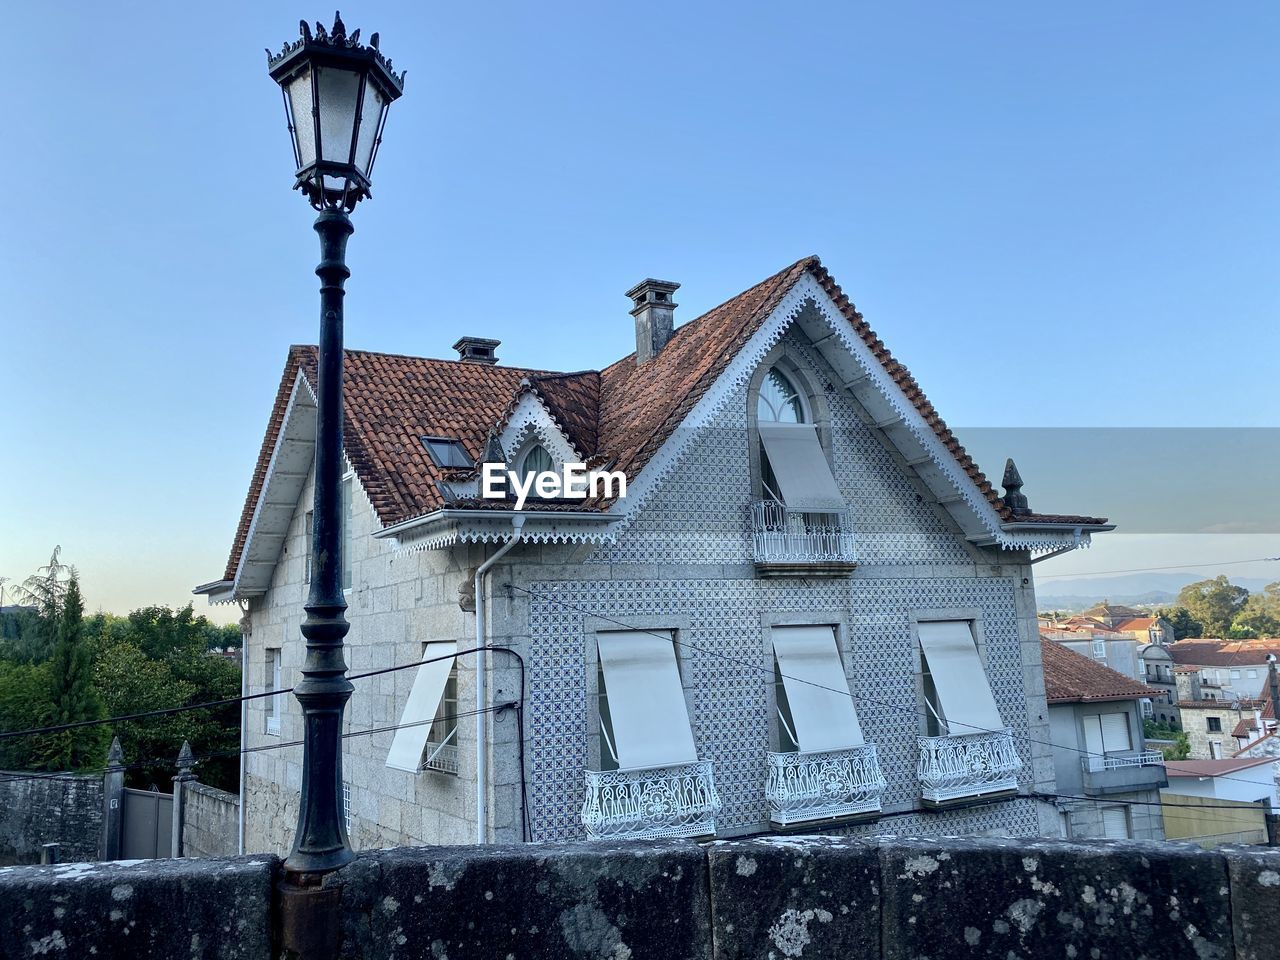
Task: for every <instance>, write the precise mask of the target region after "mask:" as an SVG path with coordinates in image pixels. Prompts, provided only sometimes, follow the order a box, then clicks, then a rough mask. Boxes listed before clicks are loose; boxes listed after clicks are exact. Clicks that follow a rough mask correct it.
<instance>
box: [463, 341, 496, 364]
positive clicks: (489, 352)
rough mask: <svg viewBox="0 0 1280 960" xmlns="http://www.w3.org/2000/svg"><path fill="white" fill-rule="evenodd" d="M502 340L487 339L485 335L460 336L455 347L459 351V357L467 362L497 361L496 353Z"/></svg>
mask: <svg viewBox="0 0 1280 960" xmlns="http://www.w3.org/2000/svg"><path fill="white" fill-rule="evenodd" d="M501 345H502V341H501V340H486V339H485V338H484V337H459V338H458V342H457V343H455V344H454V345H453V349H455V350H457V351H458V359H459V360H462V361H464V362H466V363H497V362H498V357H497V355H496V354H495V353H494V351H495V350H497V349H498V347H499V346H501Z"/></svg>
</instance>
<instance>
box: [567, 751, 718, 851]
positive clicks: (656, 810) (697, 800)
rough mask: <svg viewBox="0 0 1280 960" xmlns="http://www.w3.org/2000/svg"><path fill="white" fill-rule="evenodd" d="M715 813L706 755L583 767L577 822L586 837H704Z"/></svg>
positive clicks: (713, 829)
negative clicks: (665, 762) (663, 762)
mask: <svg viewBox="0 0 1280 960" xmlns="http://www.w3.org/2000/svg"><path fill="white" fill-rule="evenodd" d="M719 812H720V798H719V797H718V796H717V795H716V785H715V780H714V777H713V776H712V772H711V761H710V760H697V761H695V762H693V763H682V764H676V765H674V766H669V767H646V768H634V769H630V770H588V771H587V797H586V800H585V801H584V802H583V804H582V822H583V824H584V825H585V826H586V828H587V836H588V838H590V839H592V840H643V839H651V838H654V837H700V836H707V835H710V834H714V833H715V832H716V814H717V813H719Z"/></svg>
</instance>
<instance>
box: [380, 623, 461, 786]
mask: <svg viewBox="0 0 1280 960" xmlns="http://www.w3.org/2000/svg"><path fill="white" fill-rule="evenodd" d="M457 652H458V645H457V643H456V642H454V641H448V642H444V643H428V644H425V645H424V646H423V649H422V664H421V666H419V667H418V672H417V674H416V675H415V676H414V678H413V687H412V688H411V689H410V690H409V698H408V699H407V700H406V701H405V705H404V711H403V712H402V713H401V714H400V723H399V724H398V725H397V727H396V732H395V736H394V737H393V738H392V740H391V749H390V750H389V751H388V752H387V766H388V767H391V768H392V769H394V770H404V771H405V772H407V773H417V772H418V771H419V770H421V769H422V767H423V765H424V764H423V760H424V758H425V759H431V760H434V761H435V762H436V763H440V764H443V763H444V762H446V760H447V759H448V758H447V757H446V754H449V753H450V752H452V754H453V756H452V760H453V763H454V767H455V769H454V770H453V771H451V772H457V771H456V766H457V749H456V748H457V728H458V692H457V691H458V688H457V670H456V667H455V660H454V654H455V653H457ZM451 677H452V678H453V679H454V687H453V706H452V714H448V715H446V713H445V709H446V707H445V702H444V701H445V696H446V693H447V692H448V687H449V680H450V678H451ZM450 724H451V725H452V728H453V733H454V735H453V737H452V739H450V740H448V741H447V742H446V740H445V739H444V737H445V736H447V734H448V731H447V729H446V727H447V726H448V725H450ZM440 731H443V732H442V734H441V739H440V740H439V741H437V747H439V746H446V745H452V746H453V747H454V750H453V751H448V750H444V751H441V752H439V753H437V754H436V755H434V756H433V755H432V754H431V753H430V752H427V746H428V741H429V740H430V739H431V734H432V733H433V732H440ZM432 769H441V767H439V766H436V765H435V764H434V763H433V765H432Z"/></svg>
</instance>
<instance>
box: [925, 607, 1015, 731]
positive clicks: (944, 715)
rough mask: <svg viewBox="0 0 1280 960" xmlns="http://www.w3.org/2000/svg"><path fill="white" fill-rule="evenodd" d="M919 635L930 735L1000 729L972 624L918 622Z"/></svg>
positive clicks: (951, 621) (964, 621)
mask: <svg viewBox="0 0 1280 960" xmlns="http://www.w3.org/2000/svg"><path fill="white" fill-rule="evenodd" d="M919 634H920V653H921V661H922V662H921V667H922V671H923V674H924V693H925V710H926V714H927V715H928V717H927V719H928V729H929V735H930V736H952V737H963V736H965V735H967V734H972V733H985V732H989V731H993V730H1004V729H1005V724H1004V721H1003V720H1001V719H1000V711H999V709H998V708H997V707H996V701H995V697H994V696H993V695H992V693H991V684H990V683H989V682H988V681H987V673H986V670H985V669H983V666H982V659H981V658H980V657H979V656H978V647H977V644H976V643H975V641H974V637H973V627H972V626H971V625H970V623H969V622H968V621H967V620H937V621H932V622H927V623H921V624H920V625H919Z"/></svg>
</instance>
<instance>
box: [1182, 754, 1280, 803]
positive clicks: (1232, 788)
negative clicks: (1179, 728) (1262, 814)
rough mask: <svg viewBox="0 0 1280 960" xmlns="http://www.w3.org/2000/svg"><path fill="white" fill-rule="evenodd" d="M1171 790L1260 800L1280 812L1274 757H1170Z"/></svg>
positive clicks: (1212, 796) (1244, 801) (1208, 795)
mask: <svg viewBox="0 0 1280 960" xmlns="http://www.w3.org/2000/svg"><path fill="white" fill-rule="evenodd" d="M1165 769H1166V770H1167V771H1168V774H1169V789H1168V792H1169V793H1177V794H1180V795H1182V796H1188V797H1211V798H1213V799H1214V800H1235V801H1239V802H1240V803H1256V804H1258V805H1260V806H1262V807H1265V808H1266V811H1267V812H1268V813H1280V797H1277V795H1276V779H1275V760H1274V759H1272V758H1271V757H1228V758H1224V759H1222V760H1170V761H1169V762H1168V763H1166V764H1165Z"/></svg>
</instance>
